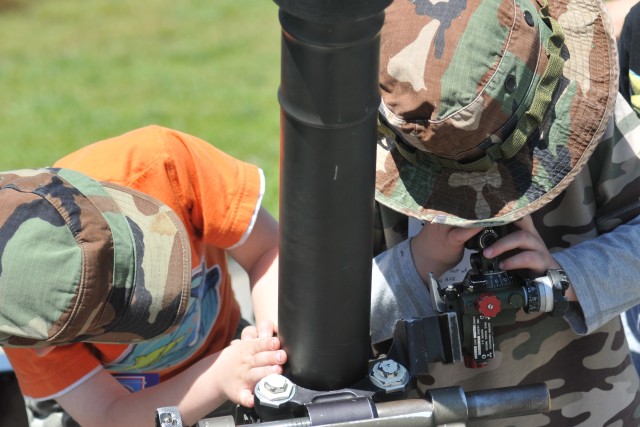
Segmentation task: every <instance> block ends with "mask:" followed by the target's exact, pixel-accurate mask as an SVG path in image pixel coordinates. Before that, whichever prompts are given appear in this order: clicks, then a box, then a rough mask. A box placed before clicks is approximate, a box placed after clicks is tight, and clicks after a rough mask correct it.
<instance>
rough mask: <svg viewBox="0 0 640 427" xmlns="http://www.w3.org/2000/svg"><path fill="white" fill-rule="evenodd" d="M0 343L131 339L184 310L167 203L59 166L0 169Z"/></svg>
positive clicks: (179, 237)
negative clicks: (0, 171)
mask: <svg viewBox="0 0 640 427" xmlns="http://www.w3.org/2000/svg"><path fill="white" fill-rule="evenodd" d="M0 199H1V200H2V201H3V202H2V204H1V205H0V261H1V263H0V345H3V346H16V347H42V346H48V345H58V344H66V343H70V342H78V341H97V342H126V343H128V342H133V341H140V340H143V339H148V338H151V337H154V336H157V335H159V334H161V333H164V332H166V331H168V330H170V329H171V328H172V327H173V326H174V325H176V324H177V323H178V321H179V320H180V319H181V317H182V315H183V314H184V312H185V309H186V305H187V300H188V296H189V286H190V271H191V261H190V249H189V243H188V239H187V235H186V231H185V230H184V226H183V225H182V224H181V223H180V221H179V219H178V217H177V216H176V215H175V214H174V213H173V212H172V211H171V210H170V209H169V208H168V207H167V206H166V205H164V204H163V203H161V202H159V201H156V200H154V199H152V198H150V197H148V196H146V195H144V194H141V193H139V192H136V191H134V190H131V189H127V188H124V187H121V186H116V185H112V184H108V183H104V184H100V183H98V182H97V181H95V180H93V179H91V178H88V177H86V176H84V175H82V174H80V173H78V172H75V171H71V170H65V169H35V170H19V171H11V172H5V173H1V174H0Z"/></svg>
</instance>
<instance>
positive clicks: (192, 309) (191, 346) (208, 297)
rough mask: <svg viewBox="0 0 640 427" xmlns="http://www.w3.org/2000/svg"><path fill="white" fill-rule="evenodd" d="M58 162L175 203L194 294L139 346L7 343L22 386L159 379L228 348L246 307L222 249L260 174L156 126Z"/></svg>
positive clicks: (41, 393)
mask: <svg viewBox="0 0 640 427" xmlns="http://www.w3.org/2000/svg"><path fill="white" fill-rule="evenodd" d="M54 166H55V167H62V168H67V169H74V170H77V171H79V172H82V173H85V174H86V175H88V176H91V177H92V178H94V179H97V180H99V181H109V182H113V183H117V184H120V185H124V186H127V187H130V188H134V189H136V190H139V191H141V192H143V193H146V194H148V195H150V196H152V197H155V198H157V199H159V200H162V201H163V202H164V203H166V204H167V205H168V206H169V207H170V208H172V209H173V210H174V212H176V213H177V214H178V216H179V217H180V218H181V220H182V222H183V223H184V224H185V226H186V229H187V232H188V234H189V238H190V241H191V256H192V276H191V277H192V279H191V298H190V300H189V307H188V309H187V313H186V314H185V317H184V319H183V321H182V324H181V326H180V327H179V328H177V329H176V330H175V331H174V332H172V333H171V334H170V335H166V336H161V337H158V338H155V339H152V340H149V341H145V342H142V343H137V344H132V345H121V344H88V343H77V344H70V345H66V346H61V347H57V348H56V349H54V350H53V351H51V352H50V353H48V354H47V355H46V356H43V357H39V356H37V355H36V354H35V352H34V351H33V350H31V349H17V348H6V349H5V350H6V353H7V356H8V357H9V360H10V362H11V364H12V366H13V369H14V370H15V373H16V375H17V377H18V380H19V382H20V387H21V389H22V392H23V393H24V394H25V395H26V396H29V397H32V398H34V399H49V398H55V397H56V396H58V395H61V394H63V393H65V392H66V391H68V390H70V389H71V388H73V387H75V386H77V385H78V384H80V383H82V381H84V380H85V379H86V378H89V377H91V376H92V375H93V374H94V373H95V372H97V371H98V370H99V369H102V368H106V369H107V370H109V371H111V372H113V373H124V374H137V373H150V374H153V375H156V376H157V377H159V379H160V380H162V379H164V378H168V377H170V376H172V375H175V374H176V373H178V372H180V371H181V370H182V369H184V368H185V367H187V366H189V365H190V364H192V363H193V362H194V361H195V360H197V359H200V358H202V357H204V356H206V355H208V354H211V353H214V352H217V351H220V350H221V349H223V348H224V347H225V346H227V345H228V344H229V342H230V341H231V339H233V336H234V334H235V331H236V328H237V325H238V322H239V319H240V309H239V306H238V303H237V301H236V300H235V297H234V294H233V290H232V288H231V280H230V274H229V272H228V268H227V259H226V252H225V250H226V249H229V248H232V247H234V246H237V245H239V244H241V243H242V242H243V241H244V239H245V238H246V237H247V236H248V235H249V233H250V232H251V228H252V226H253V224H254V220H255V217H256V215H257V213H258V209H259V206H260V202H261V198H262V193H263V188H264V183H263V177H262V173H261V171H260V170H259V169H258V168H257V167H255V166H253V165H250V164H247V163H244V162H241V161H239V160H237V159H234V158H233V157H231V156H229V155H227V154H225V153H223V152H222V151H220V150H218V149H216V148H215V147H213V146H212V145H210V144H208V143H206V142H204V141H202V140H200V139H198V138H195V137H193V136H190V135H187V134H184V133H181V132H177V131H174V130H170V129H166V128H161V127H158V126H149V127H146V128H142V129H138V130H135V131H132V132H129V133H126V134H124V135H121V136H118V137H115V138H111V139H107V140H105V141H101V142H97V143H95V144H92V145H89V146H86V147H84V148H82V149H80V150H78V151H76V152H74V153H72V154H70V155H68V156H66V157H64V158H63V159H61V160H59V161H58V162H57V163H56V164H55V165H54Z"/></svg>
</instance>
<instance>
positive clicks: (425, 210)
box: [376, 0, 618, 227]
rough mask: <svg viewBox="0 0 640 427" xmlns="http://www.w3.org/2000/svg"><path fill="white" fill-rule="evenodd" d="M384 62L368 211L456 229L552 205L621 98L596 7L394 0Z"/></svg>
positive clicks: (604, 21) (592, 2)
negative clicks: (384, 209) (372, 205)
mask: <svg viewBox="0 0 640 427" xmlns="http://www.w3.org/2000/svg"><path fill="white" fill-rule="evenodd" d="M541 1H542V0H541ZM380 60H381V66H380V88H381V95H382V103H381V106H380V114H379V117H380V124H379V136H378V153H377V171H376V199H377V200H378V201H379V202H380V203H382V204H384V205H387V206H389V207H390V208H392V209H394V210H396V211H399V212H401V213H404V214H406V215H409V216H413V217H417V218H420V219H423V220H427V221H430V222H435V223H442V224H449V225H454V226H461V227H472V226H490V225H501V224H506V223H509V222H512V221H514V220H517V219H519V218H521V217H523V216H525V215H527V214H530V213H531V212H533V211H535V210H536V209H538V208H540V207H541V206H543V205H545V204H546V203H548V202H549V201H551V200H552V199H553V198H554V197H556V196H557V195H558V194H559V193H560V192H561V191H562V190H564V189H565V188H566V187H567V185H568V184H569V183H570V182H571V180H572V179H573V178H574V177H575V175H576V174H577V173H578V172H579V171H580V170H581V169H582V167H583V166H584V165H585V163H586V162H587V160H588V158H589V156H590V155H591V153H592V152H593V150H594V149H595V147H596V145H597V144H598V141H599V139H600V137H601V136H602V134H603V132H604V129H605V126H606V123H607V120H608V118H609V116H610V114H611V112H612V108H613V104H614V101H615V99H616V93H617V82H618V59H617V50H616V42H615V38H614V36H613V30H612V26H611V21H610V18H609V15H608V13H607V12H606V8H605V6H604V4H603V3H602V2H601V1H599V0H571V1H570V0H553V1H550V2H549V4H540V3H538V2H536V1H531V0H515V1H514V0H449V1H443V2H431V1H429V0H411V1H409V0H395V1H394V2H393V3H392V4H391V5H390V6H389V7H388V8H387V9H386V17H385V23H384V25H383V28H382V33H381V52H380Z"/></svg>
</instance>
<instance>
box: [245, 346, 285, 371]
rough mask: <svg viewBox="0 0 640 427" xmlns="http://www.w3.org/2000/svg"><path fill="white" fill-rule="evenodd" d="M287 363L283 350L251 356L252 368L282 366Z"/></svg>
mask: <svg viewBox="0 0 640 427" xmlns="http://www.w3.org/2000/svg"><path fill="white" fill-rule="evenodd" d="M286 362H287V354H286V353H285V352H284V350H278V351H263V352H260V353H257V354H256V355H255V356H253V361H252V364H253V366H256V367H258V366H270V365H284V364H285V363H286Z"/></svg>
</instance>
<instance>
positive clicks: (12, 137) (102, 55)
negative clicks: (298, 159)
mask: <svg viewBox="0 0 640 427" xmlns="http://www.w3.org/2000/svg"><path fill="white" fill-rule="evenodd" d="M277 12H278V8H277V6H276V5H275V4H274V3H273V2H272V1H270V0H215V1H210V0H209V1H204V0H182V1H175V0H154V1H153V2H140V1H134V0H90V1H82V0H0V144H1V145H0V147H1V149H0V153H1V155H0V170H8V169H16V168H29V167H41V166H47V165H50V164H51V163H53V162H54V161H55V160H56V159H57V158H59V157H61V156H63V155H65V154H66V153H68V152H71V151H73V150H75V149H77V148H79V147H82V146H84V145H86V144H89V143H91V142H94V141H97V140H100V139H103V138H107V137H111V136H115V135H118V134H121V133H124V132H126V131H128V130H131V129H135V128H138V127H141V126H145V125H148V124H152V123H155V124H159V125H163V126H167V127H172V128H175V129H179V130H181V131H184V132H187V133H191V134H193V135H196V136H199V137H201V138H203V139H205V140H207V141H209V142H211V143H212V144H213V145H215V146H217V147H219V148H221V149H222V150H224V151H226V152H228V153H230V154H232V155H234V156H235V157H238V158H240V159H243V160H246V161H248V162H251V163H255V164H257V165H259V166H260V167H261V168H262V169H263V170H264V171H265V176H266V178H267V194H266V196H265V206H266V207H267V208H268V209H269V210H270V211H271V212H272V213H273V214H274V215H276V216H277V205H278V201H277V199H278V158H279V107H278V102H277V88H278V85H279V73H280V71H279V67H280V63H279V58H280V24H279V22H278V17H277ZM212 190H213V189H212Z"/></svg>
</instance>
